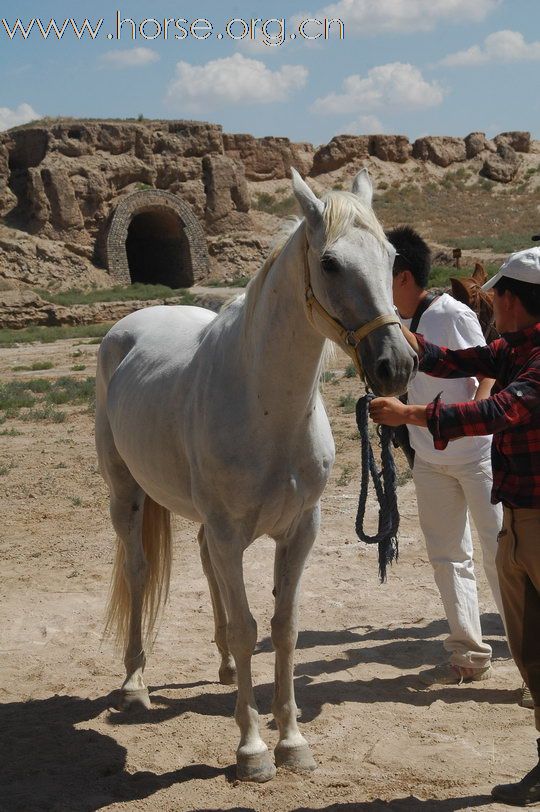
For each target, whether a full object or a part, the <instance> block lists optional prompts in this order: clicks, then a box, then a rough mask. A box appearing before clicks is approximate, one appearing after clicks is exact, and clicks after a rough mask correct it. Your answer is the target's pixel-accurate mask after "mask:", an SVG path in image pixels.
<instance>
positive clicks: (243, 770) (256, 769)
mask: <svg viewBox="0 0 540 812" xmlns="http://www.w3.org/2000/svg"><path fill="white" fill-rule="evenodd" d="M275 774H276V768H275V766H274V763H273V761H272V759H271V758H270V753H269V752H268V750H264V751H263V752H262V753H255V754H254V755H247V756H246V755H242V753H237V755H236V777H237V778H238V780H239V781H255V782H257V783H258V784H264V782H265V781H270V780H271V779H272V778H273V777H274V776H275Z"/></svg>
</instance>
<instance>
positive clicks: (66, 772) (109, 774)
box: [0, 695, 235, 812]
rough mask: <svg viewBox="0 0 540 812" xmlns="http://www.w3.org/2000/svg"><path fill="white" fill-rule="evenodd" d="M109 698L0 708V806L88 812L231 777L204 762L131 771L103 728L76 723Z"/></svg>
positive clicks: (27, 811) (8, 810) (11, 811)
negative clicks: (172, 788) (159, 771)
mask: <svg viewBox="0 0 540 812" xmlns="http://www.w3.org/2000/svg"><path fill="white" fill-rule="evenodd" d="M111 697H112V695H110V696H106V697H100V698H98V699H83V698H80V697H77V696H52V697H49V698H47V699H40V700H32V701H28V702H12V703H5V704H3V705H0V729H1V730H2V737H1V743H0V784H1V785H2V797H1V801H0V806H1V808H2V810H3V811H4V810H5V812H15V810H18V811H20V810H24V812H41V810H47V812H50V810H52V809H58V810H60V809H62V810H64V809H69V810H70V812H94V811H95V810H98V809H103V808H104V807H108V806H110V805H112V804H115V803H121V802H128V801H138V800H142V799H144V798H147V797H149V796H151V795H153V794H154V793H156V792H158V791H159V790H162V789H165V788H167V787H170V786H172V785H173V784H180V783H183V782H185V781H191V780H195V779H211V778H215V777H216V776H220V775H222V776H224V777H225V778H226V779H227V780H234V775H235V773H234V766H231V767H228V768H227V769H218V768H216V767H212V766H210V765H208V764H189V765H188V766H184V767H181V768H180V769H178V770H173V771H171V772H167V773H163V774H156V773H153V772H150V771H140V772H136V773H129V772H128V771H127V770H126V756H127V752H126V749H125V748H124V747H122V746H121V745H120V744H118V742H117V741H115V740H114V739H113V738H111V737H110V736H107V735H105V734H103V733H100V732H98V731H95V730H89V729H77V727H76V726H77V725H80V724H81V723H84V722H88V721H90V720H92V719H95V718H96V717H97V716H99V715H100V714H101V713H103V712H104V711H106V710H107V709H108V708H109V707H110V706H111ZM139 721H140V720H139Z"/></svg>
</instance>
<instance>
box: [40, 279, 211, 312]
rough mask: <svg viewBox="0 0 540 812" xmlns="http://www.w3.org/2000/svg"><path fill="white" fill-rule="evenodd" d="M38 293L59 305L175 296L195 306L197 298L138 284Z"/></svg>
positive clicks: (183, 302) (183, 292)
mask: <svg viewBox="0 0 540 812" xmlns="http://www.w3.org/2000/svg"><path fill="white" fill-rule="evenodd" d="M36 293H37V294H39V296H41V298H42V299H45V301H47V302H52V303H53V304H59V305H65V306H69V305H74V304H95V303H96V302H131V301H136V300H137V301H139V300H142V301H147V300H149V299H170V298H172V297H173V296H175V297H181V299H182V304H193V302H194V300H195V297H194V296H193V294H192V293H189V292H188V291H186V290H184V288H177V289H173V288H169V287H167V285H143V284H141V283H140V282H137V283H136V284H134V285H127V286H126V285H116V286H115V287H113V288H98V289H96V290H89V291H83V290H79V289H78V288H73V290H67V291H64V292H63V293H51V292H50V291H48V290H43V289H41V288H38V289H36Z"/></svg>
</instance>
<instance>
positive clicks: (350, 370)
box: [343, 363, 358, 378]
mask: <svg viewBox="0 0 540 812" xmlns="http://www.w3.org/2000/svg"><path fill="white" fill-rule="evenodd" d="M343 375H344V377H345V378H356V376H357V375H358V370H357V369H356V367H355V365H354V364H353V363H350V364H347V366H346V367H345V372H344V373H343Z"/></svg>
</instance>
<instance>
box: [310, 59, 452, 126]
mask: <svg viewBox="0 0 540 812" xmlns="http://www.w3.org/2000/svg"><path fill="white" fill-rule="evenodd" d="M443 97H444V93H443V90H442V88H441V87H440V86H439V84H438V83H437V82H431V83H430V82H427V81H426V80H425V79H424V77H423V76H422V74H421V73H420V71H419V70H418V68H416V67H414V65H409V64H404V63H402V62H391V63H389V64H388V65H379V66H377V67H375V68H371V70H370V71H368V74H367V76H366V77H363V76H360V75H358V74H353V75H352V76H348V77H347V78H346V79H345V80H344V82H343V93H330V94H329V95H328V96H323V97H320V98H318V99H316V100H315V102H314V103H313V105H312V109H313V111H314V112H316V113H321V114H323V115H331V114H336V113H337V114H339V113H360V112H364V111H367V112H372V111H374V110H379V109H381V108H385V107H390V108H392V109H393V110H396V109H401V110H403V109H409V110H410V109H414V110H420V109H422V108H426V107H435V106H436V105H438V104H440V103H441V102H442V100H443Z"/></svg>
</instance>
